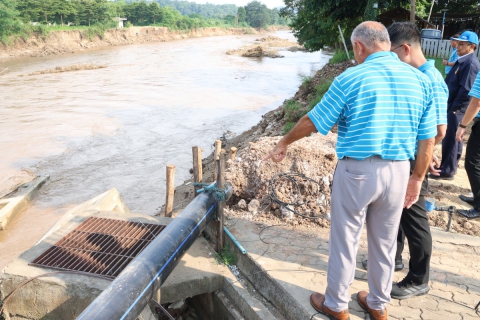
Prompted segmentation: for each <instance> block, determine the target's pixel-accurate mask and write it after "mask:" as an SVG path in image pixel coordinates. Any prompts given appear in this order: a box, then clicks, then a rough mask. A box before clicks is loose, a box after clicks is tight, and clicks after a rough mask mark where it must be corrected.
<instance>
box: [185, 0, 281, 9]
mask: <svg viewBox="0 0 480 320" xmlns="http://www.w3.org/2000/svg"><path fill="white" fill-rule="evenodd" d="M188 1H190V2H196V3H207V2H208V3H212V4H235V5H237V6H239V7H240V6H244V5H246V4H247V3H249V2H252V0H188ZM258 1H260V2H261V3H263V4H264V5H266V6H267V7H268V8H269V9H273V8H277V7H284V6H285V4H284V3H283V0H258Z"/></svg>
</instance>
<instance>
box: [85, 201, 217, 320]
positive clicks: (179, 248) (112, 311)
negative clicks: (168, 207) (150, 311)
mask: <svg viewBox="0 0 480 320" xmlns="http://www.w3.org/2000/svg"><path fill="white" fill-rule="evenodd" d="M216 205H217V201H216V199H215V196H214V195H213V194H210V193H202V194H200V195H198V196H197V197H196V198H195V199H194V200H193V201H192V202H190V204H189V205H188V206H187V207H186V208H185V209H184V210H183V211H182V213H180V215H179V216H178V217H176V218H175V219H174V220H173V221H172V222H171V223H170V224H169V225H168V226H167V227H166V228H165V229H164V230H163V231H162V232H161V233H160V234H159V235H158V236H157V237H156V238H155V240H153V241H152V243H151V244H150V245H149V246H148V247H147V248H145V250H143V251H142V253H140V254H139V255H138V256H137V257H136V258H135V259H134V260H133V261H132V262H131V263H130V264H129V265H128V266H127V267H126V268H125V269H124V270H123V271H122V272H121V273H120V274H119V275H118V277H117V278H116V279H115V280H114V281H113V282H112V283H111V284H110V286H108V288H107V289H105V290H104V291H103V292H102V293H101V294H100V295H99V296H98V297H97V298H96V299H95V300H94V301H93V302H92V303H91V304H90V305H89V306H88V307H87V308H86V309H85V310H84V311H83V312H82V314H80V316H79V317H78V318H77V319H81V320H118V319H121V320H134V319H136V318H137V316H138V315H139V314H140V313H141V312H142V310H143V309H144V308H145V306H146V305H147V304H148V303H149V302H150V300H151V299H152V298H153V296H154V294H155V293H156V292H157V291H158V290H159V289H160V286H161V285H162V284H163V283H164V282H165V280H166V279H167V277H168V276H169V275H170V273H171V272H172V271H173V269H174V268H175V267H176V266H177V264H178V263H179V262H180V260H181V258H182V257H183V255H184V254H185V252H186V251H187V250H188V248H190V246H191V245H192V244H193V242H194V241H195V240H196V239H197V238H198V236H199V235H200V233H201V232H202V231H203V230H204V229H205V226H206V225H207V224H208V222H210V221H211V220H212V219H213V217H214V215H215V208H216Z"/></svg>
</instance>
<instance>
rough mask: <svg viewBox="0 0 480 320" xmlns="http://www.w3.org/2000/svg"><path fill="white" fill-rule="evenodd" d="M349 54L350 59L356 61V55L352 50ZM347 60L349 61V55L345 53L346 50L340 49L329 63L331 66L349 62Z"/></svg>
mask: <svg viewBox="0 0 480 320" xmlns="http://www.w3.org/2000/svg"><path fill="white" fill-rule="evenodd" d="M348 54H349V55H350V59H354V55H353V51H352V50H350V51H349V52H348ZM347 60H348V57H347V53H346V52H345V50H344V49H338V50H337V51H335V54H334V55H333V57H331V58H330V61H329V62H330V63H331V64H337V63H340V62H343V61H347Z"/></svg>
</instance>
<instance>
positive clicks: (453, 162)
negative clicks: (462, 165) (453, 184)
mask: <svg viewBox="0 0 480 320" xmlns="http://www.w3.org/2000/svg"><path fill="white" fill-rule="evenodd" d="M463 116H464V114H463V113H457V114H454V113H453V112H451V111H448V112H447V131H446V132H445V137H444V138H443V140H442V163H441V165H440V169H442V175H448V176H453V175H455V174H456V173H457V168H458V160H459V159H460V157H461V156H462V151H463V150H462V148H463V142H458V141H457V138H456V135H457V128H458V124H459V123H461V122H462V119H463Z"/></svg>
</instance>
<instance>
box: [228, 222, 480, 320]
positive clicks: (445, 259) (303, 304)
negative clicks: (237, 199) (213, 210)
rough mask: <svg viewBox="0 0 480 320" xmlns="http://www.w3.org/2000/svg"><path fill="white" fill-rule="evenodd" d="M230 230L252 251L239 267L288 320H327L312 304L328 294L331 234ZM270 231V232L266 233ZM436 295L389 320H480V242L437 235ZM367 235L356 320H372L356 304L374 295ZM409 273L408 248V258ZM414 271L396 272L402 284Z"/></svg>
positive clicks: (401, 306) (232, 225)
mask: <svg viewBox="0 0 480 320" xmlns="http://www.w3.org/2000/svg"><path fill="white" fill-rule="evenodd" d="M228 225H229V226H228V228H229V229H230V231H231V232H232V233H233V234H234V236H235V237H236V238H237V240H238V241H239V242H240V243H241V244H242V245H243V246H244V248H245V249H246V250H247V255H246V256H242V255H241V254H240V259H239V262H238V265H239V267H240V269H241V270H242V271H243V272H244V274H245V276H246V277H248V278H249V280H250V281H251V282H252V283H253V284H254V285H255V287H256V288H257V290H258V291H260V293H261V294H262V295H263V296H265V297H266V298H267V299H268V300H270V301H271V302H272V303H273V304H274V305H275V306H276V307H277V308H278V309H279V310H280V311H281V312H282V313H283V314H284V315H285V316H286V318H287V319H327V317H326V316H324V315H321V314H318V313H317V312H316V311H315V310H314V309H313V308H312V307H311V306H310V302H309V297H310V294H311V293H312V292H313V291H318V292H322V293H324V292H325V288H326V283H327V282H326V280H327V261H328V232H329V230H327V229H325V230H320V231H315V232H312V231H301V230H299V229H294V228H293V227H291V226H287V225H283V226H281V225H280V226H271V227H268V226H266V225H263V224H261V223H255V222H251V221H245V220H242V219H238V220H237V219H235V218H232V219H231V220H228ZM266 227H267V228H266ZM432 233H433V239H434V243H433V247H434V251H433V257H432V260H431V275H430V283H429V285H430V288H431V290H430V292H429V293H428V294H427V295H424V296H420V297H414V298H410V299H407V300H394V299H392V301H391V302H390V304H389V306H388V311H389V319H423V320H427V319H435V320H443V319H452V320H454V319H478V318H480V316H479V315H477V314H476V312H475V310H474V308H475V306H476V304H477V303H478V302H479V301H480V258H479V253H480V252H479V251H480V238H478V237H471V236H465V235H459V234H453V233H447V232H445V231H443V230H439V229H433V230H432ZM366 254H367V241H366V233H365V231H364V234H363V236H362V241H361V244H360V248H359V252H358V256H357V270H356V274H355V281H354V283H353V285H352V286H351V287H350V293H351V300H350V303H349V308H350V312H351V319H352V320H353V319H369V318H368V315H367V314H366V313H365V312H364V311H363V309H362V308H361V307H360V306H359V304H358V303H357V301H356V293H357V292H358V291H360V290H367V291H368V284H367V282H366V277H367V271H366V270H363V269H362V265H361V261H362V260H363V259H365V258H366ZM403 258H404V263H405V265H406V267H408V258H409V254H408V248H407V249H406V250H405V252H404V254H403ZM407 271H408V269H404V270H403V271H400V272H396V273H395V275H394V281H400V280H402V279H403V277H404V276H405V275H406V273H407Z"/></svg>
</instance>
